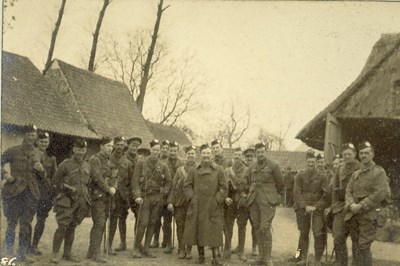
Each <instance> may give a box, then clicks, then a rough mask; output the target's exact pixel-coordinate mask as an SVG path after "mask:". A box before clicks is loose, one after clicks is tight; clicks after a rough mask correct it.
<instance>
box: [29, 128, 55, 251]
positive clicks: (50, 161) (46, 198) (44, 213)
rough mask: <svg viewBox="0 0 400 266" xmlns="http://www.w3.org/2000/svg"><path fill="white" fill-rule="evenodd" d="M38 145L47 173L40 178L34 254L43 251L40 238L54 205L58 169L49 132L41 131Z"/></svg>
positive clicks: (33, 245) (33, 244)
mask: <svg viewBox="0 0 400 266" xmlns="http://www.w3.org/2000/svg"><path fill="white" fill-rule="evenodd" d="M36 143H37V147H38V150H39V152H40V153H41V154H42V155H41V158H40V162H41V164H42V165H43V167H44V169H45V173H44V175H43V176H42V178H40V179H39V180H38V183H39V191H40V198H39V203H38V206H37V211H36V225H35V230H34V233H33V239H32V253H33V254H34V255H41V254H42V252H41V251H40V250H39V249H38V244H39V241H40V238H41V237H42V235H43V232H44V228H45V223H46V218H47V217H48V216H49V212H50V210H51V208H52V207H53V199H54V196H55V195H54V189H53V186H52V185H51V180H52V179H53V177H54V174H55V172H56V170H57V162H56V157H55V156H54V155H50V154H49V152H48V147H49V144H50V135H49V133H47V132H40V133H39V135H38V140H37V142H36Z"/></svg>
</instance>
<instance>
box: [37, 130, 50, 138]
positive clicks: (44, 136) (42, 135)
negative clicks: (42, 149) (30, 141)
mask: <svg viewBox="0 0 400 266" xmlns="http://www.w3.org/2000/svg"><path fill="white" fill-rule="evenodd" d="M48 138H50V135H49V133H47V132H44V131H42V132H39V134H38V139H48Z"/></svg>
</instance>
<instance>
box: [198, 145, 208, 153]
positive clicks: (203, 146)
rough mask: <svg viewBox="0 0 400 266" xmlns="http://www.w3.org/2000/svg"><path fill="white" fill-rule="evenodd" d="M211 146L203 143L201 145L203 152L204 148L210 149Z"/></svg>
mask: <svg viewBox="0 0 400 266" xmlns="http://www.w3.org/2000/svg"><path fill="white" fill-rule="evenodd" d="M209 148H210V145H208V144H203V145H201V146H200V152H202V151H203V150H204V149H209Z"/></svg>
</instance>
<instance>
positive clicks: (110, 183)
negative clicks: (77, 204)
mask: <svg viewBox="0 0 400 266" xmlns="http://www.w3.org/2000/svg"><path fill="white" fill-rule="evenodd" d="M113 144H114V143H113V140H112V139H111V138H109V137H104V138H102V139H101V141H100V151H99V152H98V153H97V154H96V155H93V156H92V157H91V158H90V160H89V164H90V166H91V167H92V169H93V170H94V171H97V173H98V175H99V178H97V179H96V178H95V179H92V180H91V181H90V183H89V193H90V198H91V206H90V208H91V213H92V220H93V226H92V230H91V231H90V245H89V250H88V254H87V258H88V259H92V260H94V261H96V262H99V263H107V260H106V259H105V258H104V257H102V256H101V255H100V253H101V252H100V247H101V239H102V238H103V234H104V230H105V227H106V223H107V219H109V214H110V211H111V199H112V198H111V197H110V196H112V195H114V194H115V192H116V188H115V187H116V177H117V175H116V172H115V171H113V169H111V164H110V160H109V156H110V155H111V152H112V150H113ZM107 237H108V236H107Z"/></svg>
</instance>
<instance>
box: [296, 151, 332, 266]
mask: <svg viewBox="0 0 400 266" xmlns="http://www.w3.org/2000/svg"><path fill="white" fill-rule="evenodd" d="M306 160H307V167H308V168H307V170H305V171H300V172H299V173H298V174H297V176H296V178H295V182H294V199H295V200H294V201H295V211H296V219H297V227H298V229H299V230H300V239H299V246H300V256H301V260H300V261H299V262H298V263H297V265H306V262H307V256H308V244H309V239H308V235H309V232H310V225H311V224H312V230H313V234H314V248H315V263H314V265H318V266H319V265H321V258H322V255H323V253H324V248H325V239H326V238H325V234H326V231H325V225H324V219H323V214H324V210H325V208H326V206H327V205H328V203H327V198H328V190H329V187H328V186H329V184H328V178H327V176H326V175H325V174H324V173H323V172H321V171H318V170H317V168H316V157H315V154H314V153H313V152H308V153H307V155H306ZM311 219H312V222H311Z"/></svg>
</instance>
